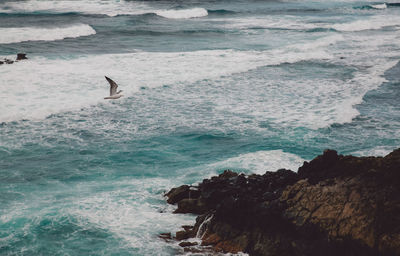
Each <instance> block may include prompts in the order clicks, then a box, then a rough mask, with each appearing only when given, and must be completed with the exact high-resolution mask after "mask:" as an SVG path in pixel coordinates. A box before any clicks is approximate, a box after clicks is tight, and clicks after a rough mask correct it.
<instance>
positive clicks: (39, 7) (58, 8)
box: [0, 0, 152, 16]
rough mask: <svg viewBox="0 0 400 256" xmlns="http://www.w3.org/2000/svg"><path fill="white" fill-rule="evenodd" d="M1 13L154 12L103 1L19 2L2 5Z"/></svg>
mask: <svg viewBox="0 0 400 256" xmlns="http://www.w3.org/2000/svg"><path fill="white" fill-rule="evenodd" d="M0 12H5V13H14V12H23V13H30V12H49V13H50V12H51V13H67V12H77V13H85V14H103V15H108V16H117V15H138V14H144V13H149V12H152V8H150V7H149V6H148V5H147V4H145V3H140V2H133V1H123V0H121V1H114V0H110V1H102V0H86V1H76V0H59V1H49V0H29V1H18V2H7V3H3V4H0Z"/></svg>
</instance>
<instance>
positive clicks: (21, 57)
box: [0, 53, 28, 65]
mask: <svg viewBox="0 0 400 256" xmlns="http://www.w3.org/2000/svg"><path fill="white" fill-rule="evenodd" d="M27 59H28V58H27V57H26V54H25V53H18V54H17V58H16V59H15V61H14V60H10V59H7V58H3V59H0V65H3V64H14V63H15V62H18V61H20V60H27Z"/></svg>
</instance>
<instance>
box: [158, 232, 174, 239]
mask: <svg viewBox="0 0 400 256" xmlns="http://www.w3.org/2000/svg"><path fill="white" fill-rule="evenodd" d="M158 237H159V238H162V239H164V240H167V239H171V238H172V236H171V233H161V234H159V235H158Z"/></svg>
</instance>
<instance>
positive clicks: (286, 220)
mask: <svg viewBox="0 0 400 256" xmlns="http://www.w3.org/2000/svg"><path fill="white" fill-rule="evenodd" d="M190 191H195V192H194V193H193V194H192V193H190ZM166 196H167V198H168V202H169V203H172V204H174V203H176V204H177V205H178V209H177V210H176V211H175V212H176V213H194V214H198V215H199V216H198V217H197V219H196V223H195V225H194V227H193V228H192V227H190V228H187V229H185V230H182V231H178V232H181V233H179V235H178V232H177V235H176V238H177V239H179V240H184V239H187V238H193V237H198V238H200V239H201V241H202V243H201V245H202V246H208V247H207V248H209V246H212V248H213V250H214V251H216V252H230V253H237V252H241V251H242V252H247V253H249V254H250V255H271V256H275V255H276V256H278V255H279V256H285V255H400V149H398V150H395V151H393V152H392V153H390V154H389V155H387V156H386V157H354V156H342V155H338V154H337V152H336V151H334V150H326V151H324V153H323V154H322V155H320V156H318V157H316V158H315V159H313V160H312V161H310V162H305V163H304V164H303V166H302V167H300V168H299V170H298V172H297V173H295V172H292V171H290V170H285V169H281V170H278V171H277V172H267V173H265V174H264V175H255V174H253V175H249V176H245V175H244V174H238V173H235V172H232V171H229V170H227V171H225V172H224V173H222V174H220V175H219V176H217V177H212V178H211V179H205V180H203V182H202V183H200V184H199V185H198V187H191V186H188V185H184V186H181V187H179V188H175V189H172V190H171V191H170V192H168V193H167V194H166ZM178 237H179V238H178ZM184 245H185V248H190V246H191V245H190V244H188V243H185V244H184ZM192 249H193V250H199V247H198V246H197V247H195V248H192ZM188 250H190V249H187V250H186V251H188Z"/></svg>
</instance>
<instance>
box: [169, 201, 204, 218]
mask: <svg viewBox="0 0 400 256" xmlns="http://www.w3.org/2000/svg"><path fill="white" fill-rule="evenodd" d="M206 211H207V208H206V205H205V204H204V202H203V201H202V200H199V199H189V198H188V199H182V200H180V201H179V202H178V209H176V210H175V211H174V213H194V214H202V213H204V212H206Z"/></svg>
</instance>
